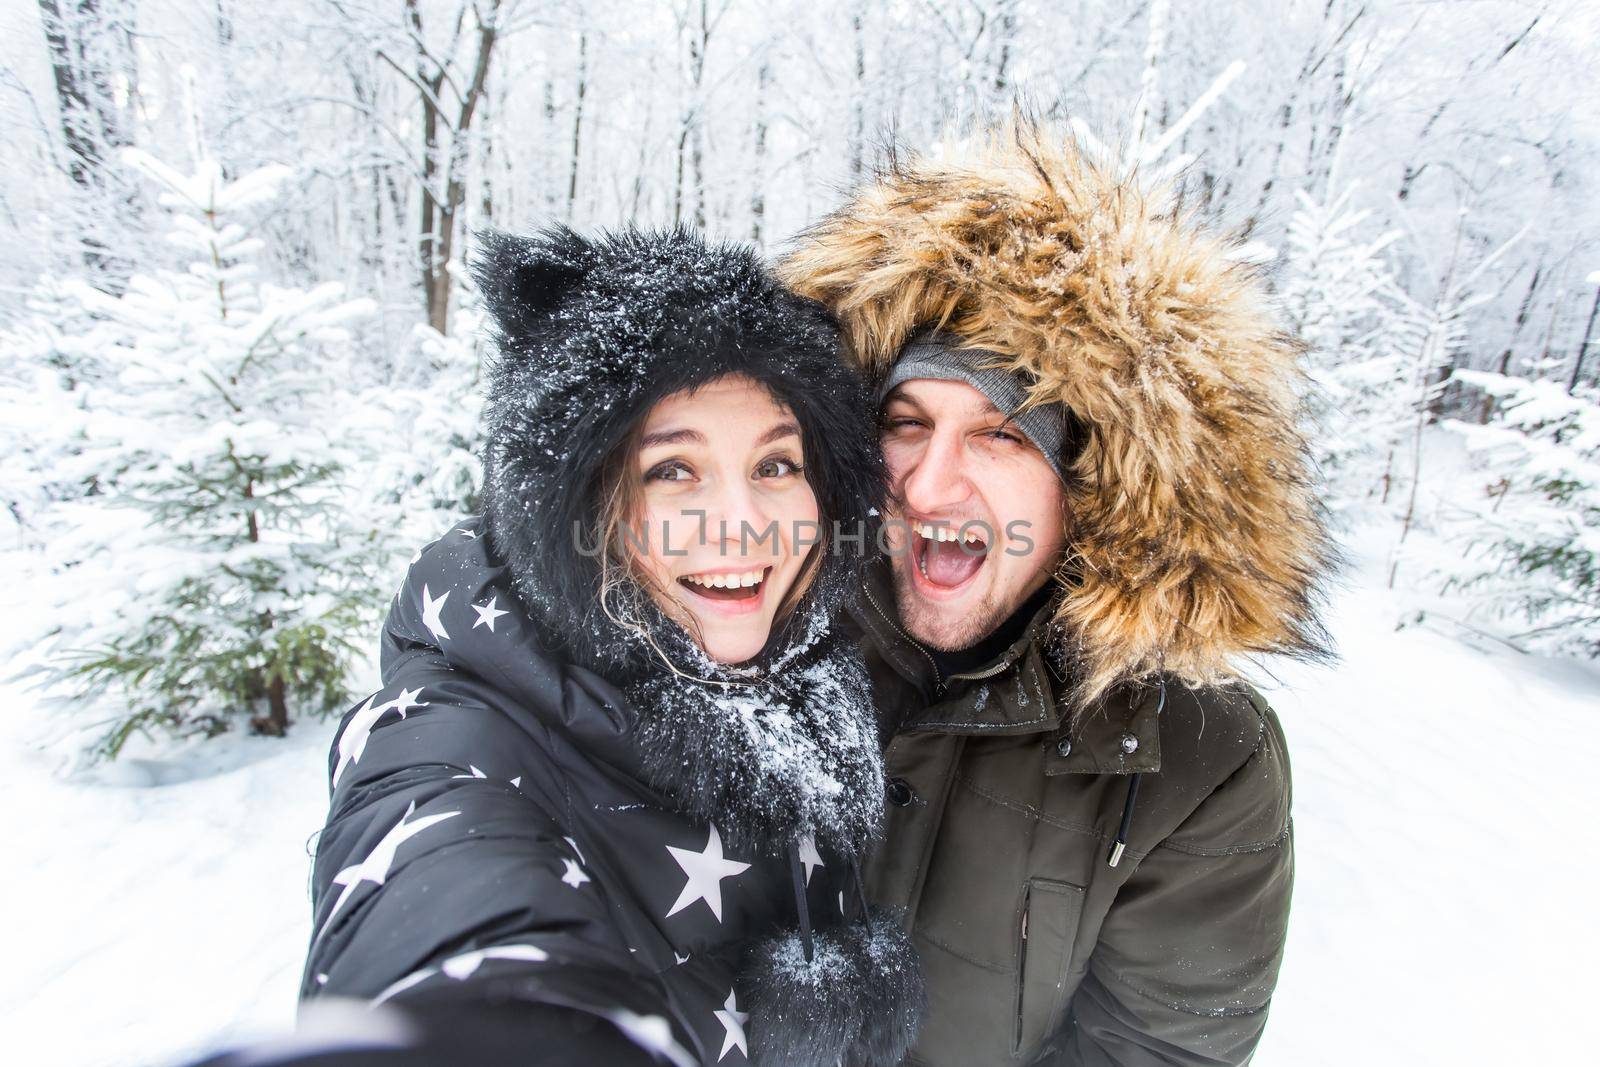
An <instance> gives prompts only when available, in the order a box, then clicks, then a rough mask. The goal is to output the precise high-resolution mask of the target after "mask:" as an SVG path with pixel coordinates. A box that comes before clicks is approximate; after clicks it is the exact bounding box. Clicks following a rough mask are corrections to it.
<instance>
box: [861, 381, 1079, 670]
mask: <svg viewBox="0 0 1600 1067" xmlns="http://www.w3.org/2000/svg"><path fill="white" fill-rule="evenodd" d="M883 453H884V458H885V459H886V460H887V461H888V465H889V487H890V494H891V497H892V500H893V503H892V504H891V508H892V514H891V515H890V516H889V517H890V519H891V520H893V519H898V520H901V521H899V522H895V521H891V522H889V523H888V524H887V533H886V540H887V542H888V546H889V550H890V559H891V561H892V565H893V568H894V580H895V581H894V584H895V594H896V597H897V599H898V601H899V606H900V620H901V623H902V624H903V625H904V627H905V629H906V632H907V633H909V634H910V635H911V636H912V637H913V638H915V639H916V640H917V641H920V642H921V643H923V644H925V645H928V646H929V647H931V648H936V649H941V650H945V651H954V650H956V649H962V648H968V647H970V646H972V645H974V644H976V643H977V642H978V641H980V640H982V639H983V638H984V637H985V636H987V635H988V634H989V633H990V632H991V631H992V630H994V629H995V627H997V626H999V625H1000V623H1002V622H1004V621H1005V619H1006V618H1008V617H1009V616H1010V615H1011V614H1012V613H1013V612H1015V611H1016V609H1017V608H1018V607H1020V606H1021V605H1022V603H1023V601H1025V600H1027V599H1028V597H1029V596H1031V595H1032V594H1033V593H1034V592H1035V591H1036V590H1037V589H1039V587H1040V586H1042V585H1043V584H1044V583H1045V582H1047V581H1049V580H1050V576H1051V575H1052V574H1053V573H1054V571H1055V569H1056V566H1057V564H1058V563H1059V562H1060V558H1061V552H1062V548H1063V545H1064V544H1065V540H1066V538H1065V531H1064V528H1063V514H1062V509H1063V492H1062V486H1061V480H1060V478H1058V477H1057V476H1056V472H1055V471H1054V469H1052V468H1051V466H1050V464H1049V463H1047V462H1046V461H1045V458H1044V455H1043V454H1042V453H1041V452H1040V451H1039V450H1038V449H1037V448H1036V447H1034V445H1033V443H1032V442H1030V441H1029V440H1028V439H1027V438H1026V437H1025V436H1023V434H1022V431H1020V430H1019V429H1017V427H1016V426H1014V425H1009V424H1006V420H1005V415H1004V413H1002V412H1001V411H1000V410H999V409H997V408H996V407H995V406H994V405H993V404H992V403H990V402H989V399H988V398H987V397H985V396H984V395H983V394H982V393H980V392H978V390H976V389H974V388H973V387H972V386H970V385H968V384H966V383H965V382H951V381H940V380H936V379H929V378H918V379H914V380H912V381H908V382H903V383H901V384H900V385H898V386H896V387H895V389H894V390H893V391H892V392H891V393H890V394H889V395H888V396H887V397H886V398H885V399H884V404H883ZM908 527H909V529H908ZM941 533H942V535H943V537H944V538H946V539H945V540H940V535H941ZM963 533H964V534H965V536H963ZM908 539H909V543H908Z"/></svg>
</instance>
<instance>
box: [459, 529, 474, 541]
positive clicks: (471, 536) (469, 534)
mask: <svg viewBox="0 0 1600 1067" xmlns="http://www.w3.org/2000/svg"><path fill="white" fill-rule="evenodd" d="M456 532H457V533H459V534H460V535H461V536H462V537H465V538H466V539H467V540H468V541H476V540H477V539H478V535H477V534H475V533H473V532H472V531H471V530H457V531H456Z"/></svg>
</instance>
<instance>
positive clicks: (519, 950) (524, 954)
mask: <svg viewBox="0 0 1600 1067" xmlns="http://www.w3.org/2000/svg"><path fill="white" fill-rule="evenodd" d="M549 958H550V953H548V952H546V951H545V950H544V949H542V948H539V947H538V946H536V945H491V946H490V947H488V948H478V949H473V950H472V951H471V952H463V953H461V954H460V955H459V956H451V957H450V958H449V959H447V960H445V961H444V962H443V963H441V964H440V965H439V969H440V970H441V971H443V972H444V973H445V974H446V975H448V976H449V977H451V978H454V979H455V980H456V981H458V982H461V981H465V980H466V979H468V978H471V977H472V975H473V972H475V971H477V969H478V968H479V967H481V966H483V961H484V960H534V961H535V962H537V961H540V960H547V959H549Z"/></svg>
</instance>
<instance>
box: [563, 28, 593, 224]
mask: <svg viewBox="0 0 1600 1067" xmlns="http://www.w3.org/2000/svg"><path fill="white" fill-rule="evenodd" d="M588 91H589V35H588V34H587V33H580V34H578V93H577V98H576V101H575V102H574V104H573V106H572V169H571V171H570V172H569V173H568V176H567V218H568V219H569V220H570V219H571V218H572V213H573V208H574V205H575V204H576V203H577V200H578V159H579V157H580V156H581V155H582V148H583V98H584V95H585V94H586V93H587V92H588Z"/></svg>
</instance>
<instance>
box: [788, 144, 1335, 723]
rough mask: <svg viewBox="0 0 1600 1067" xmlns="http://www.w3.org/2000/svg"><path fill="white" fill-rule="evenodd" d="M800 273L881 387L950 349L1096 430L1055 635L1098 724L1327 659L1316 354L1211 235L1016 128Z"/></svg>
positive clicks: (799, 264) (1086, 454) (1079, 479)
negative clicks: (1303, 421) (913, 352)
mask: <svg viewBox="0 0 1600 1067" xmlns="http://www.w3.org/2000/svg"><path fill="white" fill-rule="evenodd" d="M779 274H780V277H782V278H783V279H784V280H785V281H786V282H787V283H788V284H789V285H790V286H791V287H792V288H794V289H795V291H797V292H799V293H803V294H804V295H806V296H810V297H813V298H815V299H818V300H821V301H822V302H823V303H825V304H827V305H828V306H829V307H830V308H831V309H832V310H833V312H834V314H835V315H837V316H838V317H839V320H840V322H841V324H842V326H843V328H844V332H845V338H846V342H847V344H848V346H849V348H850V350H851V353H852V355H853V357H854V358H855V360H856V361H857V363H858V364H859V365H860V366H861V367H862V369H863V370H864V371H865V372H866V373H868V374H869V376H871V377H873V378H876V379H881V378H882V377H883V376H884V375H885V374H886V373H887V371H888V370H889V368H890V367H891V366H892V365H893V363H894V361H895V359H896V357H897V355H898V354H899V353H900V351H901V349H902V346H903V345H904V344H905V343H906V341H907V339H908V338H910V337H912V336H913V335H914V334H915V333H917V332H919V331H920V330H922V329H925V328H928V327H936V328H941V329H944V330H947V331H949V332H950V333H953V334H955V335H956V336H957V337H959V338H961V340H962V341H964V342H965V343H966V344H967V345H968V346H970V347H973V348H980V349H986V350H989V351H993V352H998V353H1002V354H1003V355H1005V356H1007V357H1009V366H1008V369H1010V370H1013V371H1016V372H1018V373H1021V374H1023V375H1025V376H1026V377H1027V379H1028V380H1029V381H1030V382H1031V383H1032V385H1031V389H1030V396H1029V401H1028V402H1029V403H1031V404H1057V405H1062V406H1064V407H1065V408H1066V409H1067V410H1068V411H1070V412H1072V414H1073V415H1074V416H1075V417H1076V418H1077V419H1078V420H1080V422H1081V423H1082V425H1083V427H1084V430H1085V435H1086V440H1085V441H1084V443H1083V447H1082V448H1081V450H1080V451H1079V452H1078V453H1077V455H1076V458H1075V459H1074V461H1073V462H1072V464H1071V466H1070V467H1069V468H1068V471H1067V474H1068V484H1067V493H1066V496H1067V499H1066V517H1065V518H1066V522H1067V537H1068V549H1067V557H1066V564H1065V566H1064V567H1063V570H1062V573H1061V575H1060V578H1061V589H1060V596H1059V598H1058V601H1057V609H1056V614H1055V620H1056V622H1057V623H1058V624H1059V625H1060V627H1061V629H1062V630H1063V631H1064V634H1065V637H1066V641H1065V645H1066V647H1065V651H1067V652H1068V653H1070V654H1071V655H1072V657H1073V658H1074V659H1075V661H1076V664H1075V671H1074V673H1075V675H1076V688H1075V690H1074V694H1073V699H1074V701H1075V702H1076V703H1077V704H1078V706H1079V707H1083V706H1085V705H1087V704H1088V703H1089V702H1090V701H1092V700H1093V699H1094V698H1095V697H1097V696H1098V695H1099V694H1101V693H1104V692H1105V691H1106V690H1107V689H1108V688H1110V687H1111V686H1112V685H1114V684H1117V683H1118V682H1122V681H1128V680H1134V679H1138V678H1142V677H1147V676H1150V675H1153V674H1155V673H1157V672H1159V671H1163V670H1165V671H1170V672H1172V673H1173V674H1175V675H1176V676H1178V677H1179V678H1180V679H1182V680H1183V681H1185V682H1187V683H1188V684H1191V685H1204V684H1210V683H1213V682H1218V681H1221V680H1223V679H1224V678H1226V677H1228V676H1230V675H1231V674H1232V673H1233V669H1232V666H1231V662H1230V661H1231V660H1232V659H1233V658H1234V657H1236V656H1238V655H1241V654H1246V653H1260V652H1277V653H1287V654H1290V655H1297V656H1302V657H1307V658H1318V657H1322V656H1325V655H1326V654H1327V653H1326V648H1327V645H1328V638H1327V635H1326V633H1325V632H1324V630H1323V628H1322V626H1321V625H1320V623H1319V621H1318V618H1317V614H1318V611H1317V609H1318V605H1319V604H1320V602H1321V599H1322V596H1321V583H1322V580H1323V579H1324V577H1325V576H1326V575H1327V574H1328V573H1330V571H1331V570H1332V569H1333V567H1334V566H1335V565H1336V561H1337V558H1338V557H1337V552H1336V550H1335V549H1334V547H1333V545H1332V542H1331V541H1330V539H1329V537H1328V534H1327V532H1326V529H1325V524H1324V519H1323V509H1322V507H1321V504H1320V502H1319V501H1318V498H1317V494H1316V487H1315V484H1314V482H1313V478H1312V473H1313V470H1312V464H1311V461H1310V459H1309V456H1308V453H1307V448H1306V442H1305V440H1304V438H1303V437H1302V434H1301V431H1300V429H1299V426H1298V414H1299V408H1300V403H1299V400H1298V397H1299V395H1301V394H1300V389H1299V386H1300V383H1301V376H1302V371H1301V368H1300V367H1299V365H1298V357H1299V354H1300V346H1299V345H1298V344H1297V342H1296V341H1295V340H1294V339H1293V338H1291V337H1289V336H1287V335H1285V334H1284V333H1283V332H1281V331H1280V330H1279V328H1278V327H1277V326H1276V324H1275V323H1274V321H1273V316H1272V315H1271V314H1270V312H1269V306H1268V301H1267V295H1266V292H1265V290H1264V287H1263V286H1262V285H1261V284H1260V279H1259V278H1258V277H1256V275H1255V274H1254V272H1253V271H1252V270H1251V268H1250V267H1248V266H1247V265H1245V264H1242V263H1240V262H1239V261H1238V260H1237V259H1236V258H1235V257H1233V256H1230V255H1229V249H1228V247H1227V246H1226V245H1225V244H1224V243H1223V242H1221V241H1219V240H1217V239H1215V238H1213V237H1210V236H1208V235H1206V234H1204V233H1203V232H1201V231H1200V230H1199V228H1198V227H1196V226H1195V225H1193V220H1192V219H1189V218H1185V217H1183V216H1181V215H1176V214H1174V213H1173V212H1172V211H1170V210H1168V209H1167V207H1166V205H1165V204H1163V203H1161V202H1159V198H1157V197H1153V196H1150V195H1147V194H1146V193H1145V192H1144V191H1142V190H1141V189H1140V188H1139V187H1138V185H1137V184H1135V183H1134V182H1133V181H1130V180H1126V179H1123V178H1120V177H1119V176H1118V175H1117V174H1116V173H1114V172H1113V171H1112V170H1110V169H1108V168H1104V167H1101V166H1098V165H1096V164H1094V163H1092V162H1091V161H1089V160H1086V159H1085V158H1084V157H1083V156H1082V154H1081V153H1080V152H1079V151H1078V150H1077V149H1076V148H1075V147H1074V146H1073V145H1072V144H1071V143H1070V142H1067V141H1066V139H1065V138H1064V137H1063V138H1060V139H1055V138H1052V137H1048V136H1046V135H1045V134H1044V133H1043V132H1042V131H1041V130H1039V129H1038V128H1036V127H1035V126H1033V125H1031V124H1029V123H1028V122H1027V121H1018V122H1016V123H1014V124H1013V127H1012V128H1011V129H1010V130H1008V131H1006V132H1005V133H1003V134H999V135H996V136H994V137H993V138H992V139H990V140H989V141H988V142H981V141H979V142H973V143H971V144H969V145H967V146H966V147H963V148H957V149H955V150H953V151H952V152H950V153H947V154H946V155H944V156H942V157H940V158H938V159H933V158H916V157H913V158H908V159H902V160H894V161H892V162H891V164H890V167H889V169H888V170H887V172H886V173H883V174H881V175H880V176H878V177H877V178H876V180H873V181H870V182H868V183H866V184H865V185H864V186H862V187H861V188H860V189H859V190H857V192H856V194H855V195H854V197H853V199H852V200H851V201H850V202H849V203H847V204H845V205H844V206H843V207H842V208H841V209H839V210H838V211H837V212H836V213H834V214H833V215H831V216H829V217H828V218H826V219H824V220H823V221H822V222H820V223H819V224H818V225H816V226H815V227H814V228H812V229H811V230H810V231H809V232H807V233H805V234H802V235H801V236H800V238H799V239H798V241H797V244H796V246H795V249H794V251H793V252H792V254H791V255H790V256H789V257H788V258H787V259H786V260H785V261H784V263H783V264H781V266H780V268H779Z"/></svg>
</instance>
